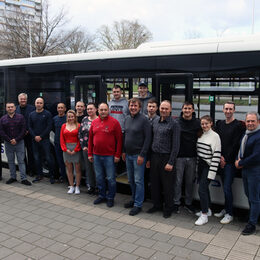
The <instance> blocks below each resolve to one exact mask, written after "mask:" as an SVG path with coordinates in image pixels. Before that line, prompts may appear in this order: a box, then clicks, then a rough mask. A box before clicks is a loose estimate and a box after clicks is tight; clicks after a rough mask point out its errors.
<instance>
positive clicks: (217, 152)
mask: <svg viewBox="0 0 260 260" xmlns="http://www.w3.org/2000/svg"><path fill="white" fill-rule="evenodd" d="M197 154H198V157H199V158H201V159H202V160H204V161H205V162H207V164H208V165H209V172H208V178H209V179H212V180H214V179H215V177H216V174H217V170H218V166H219V162H220V157H221V141H220V138H219V135H218V134H217V133H216V132H214V131H213V130H212V129H210V130H209V131H207V132H204V133H203V135H202V136H201V137H200V138H198V141H197Z"/></svg>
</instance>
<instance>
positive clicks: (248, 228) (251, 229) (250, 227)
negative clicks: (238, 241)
mask: <svg viewBox="0 0 260 260" xmlns="http://www.w3.org/2000/svg"><path fill="white" fill-rule="evenodd" d="M255 231H256V228H255V225H253V224H251V223H248V224H247V225H246V227H245V228H244V230H243V231H242V235H244V236H248V235H252V234H254V233H255Z"/></svg>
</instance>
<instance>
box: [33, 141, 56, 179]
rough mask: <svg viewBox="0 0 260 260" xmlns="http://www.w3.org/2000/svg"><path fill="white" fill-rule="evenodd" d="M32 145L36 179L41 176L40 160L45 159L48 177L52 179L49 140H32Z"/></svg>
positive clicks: (52, 162)
mask: <svg viewBox="0 0 260 260" xmlns="http://www.w3.org/2000/svg"><path fill="white" fill-rule="evenodd" d="M32 144H33V155H34V162H35V167H36V170H37V176H38V177H41V176H43V172H42V160H43V158H45V159H46V161H47V164H48V168H49V175H50V177H51V178H54V160H53V157H52V154H51V147H50V140H49V139H43V140H41V141H40V142H36V141H35V140H33V142H32ZM42 153H43V154H42ZM43 155H44V156H45V157H44V156H43Z"/></svg>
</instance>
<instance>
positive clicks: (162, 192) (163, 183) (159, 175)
mask: <svg viewBox="0 0 260 260" xmlns="http://www.w3.org/2000/svg"><path fill="white" fill-rule="evenodd" d="M169 156H170V155H169V154H160V153H153V154H152V157H151V170H150V177H151V198H152V202H153V205H154V207H157V208H160V207H162V206H163V202H164V211H171V210H172V208H173V195H174V190H173V185H174V173H173V171H171V172H168V171H165V170H164V167H165V165H166V164H167V163H168V160H169Z"/></svg>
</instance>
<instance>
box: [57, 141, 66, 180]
mask: <svg viewBox="0 0 260 260" xmlns="http://www.w3.org/2000/svg"><path fill="white" fill-rule="evenodd" d="M54 148H55V154H56V159H57V162H58V165H59V170H60V176H61V177H62V178H63V179H66V177H67V174H66V168H65V164H64V160H63V151H62V150H61V147H60V144H57V143H55V144H54Z"/></svg>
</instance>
